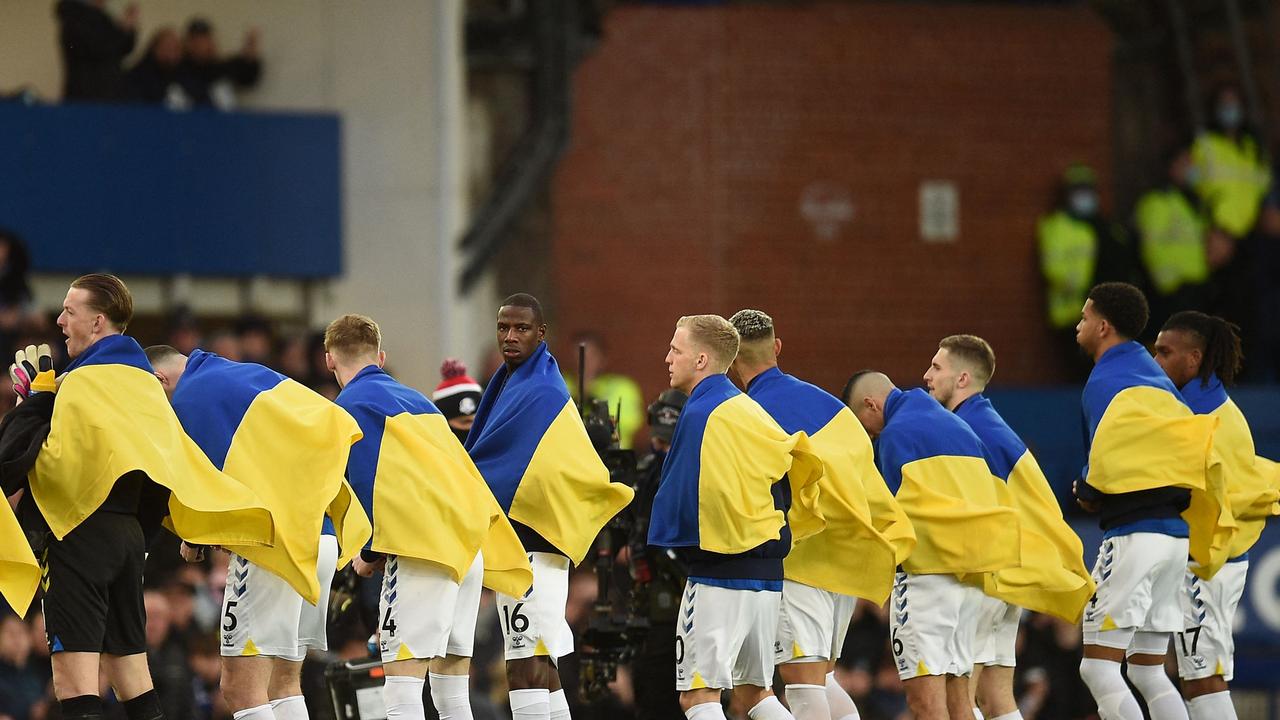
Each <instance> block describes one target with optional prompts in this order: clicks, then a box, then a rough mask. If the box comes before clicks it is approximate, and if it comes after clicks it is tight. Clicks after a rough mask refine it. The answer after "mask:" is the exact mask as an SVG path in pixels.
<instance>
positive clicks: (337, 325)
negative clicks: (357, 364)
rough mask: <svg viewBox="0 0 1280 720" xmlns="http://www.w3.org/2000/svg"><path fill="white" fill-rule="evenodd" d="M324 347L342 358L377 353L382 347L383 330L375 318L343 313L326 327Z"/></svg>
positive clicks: (348, 358) (353, 357) (346, 358)
mask: <svg viewBox="0 0 1280 720" xmlns="http://www.w3.org/2000/svg"><path fill="white" fill-rule="evenodd" d="M324 349H325V351H326V352H328V353H329V354H330V355H334V356H335V357H337V358H339V359H341V360H352V359H355V358H359V357H364V356H367V355H377V354H378V351H379V350H381V349H382V330H381V329H380V328H379V327H378V323H376V322H374V321H373V318H370V317H367V316H365V315H355V314H348V315H343V316H342V317H340V318H338V319H337V320H334V321H333V322H331V323H329V327H327V328H325V331H324Z"/></svg>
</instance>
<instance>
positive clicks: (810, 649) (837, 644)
mask: <svg viewBox="0 0 1280 720" xmlns="http://www.w3.org/2000/svg"><path fill="white" fill-rule="evenodd" d="M857 603H858V599H857V598H855V597H853V596H852V595H841V594H840V593H836V592H831V591H829V590H821V589H818V588H816V587H813V586H811V585H805V584H804V583H798V582H792V581H791V580H784V581H783V582H782V612H781V614H780V616H779V618H778V639H777V641H776V642H774V645H773V658H774V662H775V663H778V664H782V663H786V662H792V661H808V662H817V661H819V660H835V659H836V658H838V657H840V648H842V647H844V638H845V635H846V634H847V633H848V632H849V621H850V620H852V619H853V608H854V606H855V605H856V604H857Z"/></svg>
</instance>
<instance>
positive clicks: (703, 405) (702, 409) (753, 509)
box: [649, 375, 825, 555]
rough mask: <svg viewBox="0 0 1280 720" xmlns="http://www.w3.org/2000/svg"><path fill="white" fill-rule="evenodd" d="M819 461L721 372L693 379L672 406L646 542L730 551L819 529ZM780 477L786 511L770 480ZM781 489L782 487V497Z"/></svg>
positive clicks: (799, 537)
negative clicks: (676, 408)
mask: <svg viewBox="0 0 1280 720" xmlns="http://www.w3.org/2000/svg"><path fill="white" fill-rule="evenodd" d="M822 473H823V465H822V460H820V459H819V458H818V456H817V455H815V454H814V453H813V451H812V449H811V448H810V445H809V439H808V437H806V436H805V435H804V433H796V434H794V435H788V434H787V433H786V431H784V430H783V429H782V428H781V427H779V426H778V423H777V422H775V421H774V419H773V418H771V417H769V413H767V412H765V409H764V408H762V407H760V404H759V403H757V402H756V401H755V400H752V399H751V398H750V397H749V396H748V395H745V394H743V393H742V392H741V391H740V390H738V388H736V387H734V385H733V383H732V382H730V381H729V378H728V377H727V376H725V375H711V376H710V377H707V378H705V379H703V380H702V381H701V382H699V383H698V386H697V387H695V388H694V389H693V392H692V393H691V394H690V395H689V399H688V401H687V402H685V405H684V408H683V409H682V410H681V411H680V420H679V421H678V422H677V423H676V429H675V433H674V434H673V435H672V438H671V450H670V451H669V452H668V454H667V459H666V462H664V463H663V466H662V479H661V480H660V482H659V485H658V493H657V495H656V496H655V497H654V500H653V513H652V517H651V518H650V520H649V544H650V545H656V546H659V547H674V548H680V547H690V548H700V549H702V550H705V551H707V552H712V553H718V554H722V555H736V554H740V553H744V552H747V551H748V550H752V549H754V548H756V547H758V546H760V545H762V544H764V543H766V542H769V541H771V540H780V539H783V538H784V537H785V535H784V533H787V534H789V535H790V539H791V541H792V542H796V541H799V540H802V539H804V538H807V537H809V536H811V535H815V534H817V533H818V532H821V531H822V529H823V527H824V526H825V523H824V522H823V519H822V514H821V512H820V511H819V509H818V494H819V492H820V490H819V481H820V480H821V479H822ZM783 481H785V482H786V486H785V489H786V490H787V491H789V495H790V510H785V511H784V510H783V509H780V508H779V507H778V501H777V499H776V498H775V496H774V485H775V484H776V483H780V482H783ZM785 494H786V493H784V495H785Z"/></svg>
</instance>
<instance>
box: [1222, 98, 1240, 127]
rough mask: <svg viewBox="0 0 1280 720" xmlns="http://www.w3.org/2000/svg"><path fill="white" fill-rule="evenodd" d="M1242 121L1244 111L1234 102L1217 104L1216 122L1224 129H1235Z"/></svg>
mask: <svg viewBox="0 0 1280 720" xmlns="http://www.w3.org/2000/svg"><path fill="white" fill-rule="evenodd" d="M1243 121H1244V111H1243V110H1241V109H1240V106H1239V105H1237V104H1235V103H1228V104H1226V105H1219V106H1218V124H1219V125H1221V126H1222V127H1223V129H1224V130H1235V129H1236V128H1238V127H1240V124H1241V122H1243Z"/></svg>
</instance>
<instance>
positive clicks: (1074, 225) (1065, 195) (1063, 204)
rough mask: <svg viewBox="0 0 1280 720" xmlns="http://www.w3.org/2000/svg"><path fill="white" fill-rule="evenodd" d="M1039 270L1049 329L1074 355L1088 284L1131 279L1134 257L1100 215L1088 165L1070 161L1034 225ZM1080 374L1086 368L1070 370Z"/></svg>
mask: <svg viewBox="0 0 1280 720" xmlns="http://www.w3.org/2000/svg"><path fill="white" fill-rule="evenodd" d="M1037 236H1038V242H1039V249H1040V272H1041V273H1042V275H1043V277H1044V281H1045V294H1046V300H1047V306H1048V318H1049V327H1050V328H1052V329H1053V331H1054V332H1055V334H1056V335H1057V336H1058V340H1059V343H1060V344H1061V346H1062V352H1060V353H1059V355H1060V356H1062V357H1065V358H1077V357H1078V356H1079V355H1080V352H1079V350H1077V349H1076V341H1075V327H1076V323H1077V322H1079V320H1080V308H1082V307H1084V301H1085V296H1086V295H1087V294H1088V292H1089V288H1091V287H1093V286H1094V285H1097V284H1098V283H1102V282H1107V281H1111V280H1118V281H1123V282H1133V281H1134V279H1135V277H1134V276H1135V275H1136V270H1137V265H1138V263H1137V258H1136V254H1135V253H1134V252H1133V249H1132V248H1131V247H1130V246H1129V243H1128V241H1127V238H1126V236H1125V234H1124V232H1123V230H1121V229H1120V228H1119V227H1118V226H1116V225H1114V224H1113V223H1111V222H1109V221H1108V220H1107V219H1106V217H1105V216H1103V214H1102V209H1101V199H1100V198H1099V195H1098V185H1097V178H1096V176H1095V175H1094V172H1093V170H1092V169H1091V168H1089V167H1087V166H1085V165H1078V164H1077V165H1072V166H1071V167H1069V168H1067V171H1066V172H1065V173H1063V176H1062V184H1061V189H1060V190H1059V197H1058V203H1057V205H1056V207H1055V208H1054V210H1053V212H1051V213H1049V214H1048V215H1045V216H1043V217H1041V218H1040V222H1039V223H1038V225H1037ZM1074 370H1075V371H1076V372H1077V374H1080V375H1081V377H1083V376H1084V375H1085V374H1087V372H1088V366H1087V365H1086V364H1083V363H1080V364H1078V366H1077V367H1075V368H1074Z"/></svg>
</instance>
